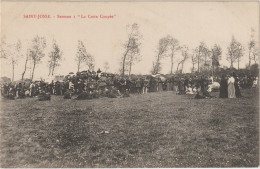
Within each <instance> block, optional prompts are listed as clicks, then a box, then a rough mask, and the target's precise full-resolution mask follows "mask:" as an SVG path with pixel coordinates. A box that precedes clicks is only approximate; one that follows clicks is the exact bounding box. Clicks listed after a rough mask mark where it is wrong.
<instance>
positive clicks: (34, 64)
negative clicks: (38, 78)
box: [31, 62, 36, 81]
mask: <svg viewBox="0 0 260 169" xmlns="http://www.w3.org/2000/svg"><path fill="white" fill-rule="evenodd" d="M35 66H36V63H35V62H34V63H33V70H32V78H31V80H32V81H33V75H34V69H35Z"/></svg>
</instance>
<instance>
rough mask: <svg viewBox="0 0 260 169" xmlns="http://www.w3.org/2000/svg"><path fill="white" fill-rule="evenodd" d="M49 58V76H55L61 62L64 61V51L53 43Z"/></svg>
mask: <svg viewBox="0 0 260 169" xmlns="http://www.w3.org/2000/svg"><path fill="white" fill-rule="evenodd" d="M49 58H50V60H49V61H48V64H49V75H50V74H51V75H53V74H54V70H55V68H56V67H58V66H60V63H59V62H60V61H61V59H62V51H61V50H60V47H59V46H58V45H57V43H56V42H55V41H54V42H53V46H52V50H51V52H50V53H49ZM49 75H48V76H49Z"/></svg>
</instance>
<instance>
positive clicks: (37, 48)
mask: <svg viewBox="0 0 260 169" xmlns="http://www.w3.org/2000/svg"><path fill="white" fill-rule="evenodd" d="M45 48H46V39H45V38H44V37H39V36H38V35H37V36H36V37H35V38H33V40H32V47H31V48H30V49H29V56H30V59H31V60H32V64H33V69H32V75H31V80H33V77H34V71H35V67H36V65H37V64H39V63H40V61H41V59H42V58H43V57H44V56H45V54H44V53H43V52H44V49H45Z"/></svg>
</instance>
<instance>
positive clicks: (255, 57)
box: [252, 47, 259, 64]
mask: <svg viewBox="0 0 260 169" xmlns="http://www.w3.org/2000/svg"><path fill="white" fill-rule="evenodd" d="M252 55H253V57H252V60H253V61H254V62H255V64H257V61H258V56H259V49H258V48H256V47H255V48H254V50H253V53H252Z"/></svg>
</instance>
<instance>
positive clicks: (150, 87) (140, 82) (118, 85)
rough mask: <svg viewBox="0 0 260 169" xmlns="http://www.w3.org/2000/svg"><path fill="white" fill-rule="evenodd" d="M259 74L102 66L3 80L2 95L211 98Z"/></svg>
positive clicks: (234, 91)
mask: <svg viewBox="0 0 260 169" xmlns="http://www.w3.org/2000/svg"><path fill="white" fill-rule="evenodd" d="M257 82H258V77H251V76H247V75H244V76H243V77H238V76H237V75H236V74H235V73H232V74H231V75H229V76H222V78H219V77H210V76H205V75H200V76H195V75H171V76H163V75H157V76H153V75H146V76H141V75H140V76H125V77H121V76H119V75H116V74H108V73H102V72H101V70H98V71H97V72H95V71H92V72H91V71H83V72H78V73H77V74H76V75H74V74H73V75H67V76H65V77H64V79H62V80H56V81H54V80H53V81H51V82H45V81H44V80H41V81H33V82H17V83H4V84H2V86H1V95H2V97H4V98H8V99H15V98H25V97H36V96H37V97H38V98H39V100H50V99H51V95H60V96H63V97H64V99H71V97H72V96H73V95H75V96H76V99H93V98H99V97H110V98H115V97H129V95H130V94H131V93H138V94H146V93H147V92H160V91H175V92H176V94H179V95H183V94H195V98H198V99H200V98H210V97H211V96H210V92H211V91H212V90H219V92H220V95H219V97H220V98H236V97H241V92H240V88H251V87H256V86H257Z"/></svg>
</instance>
